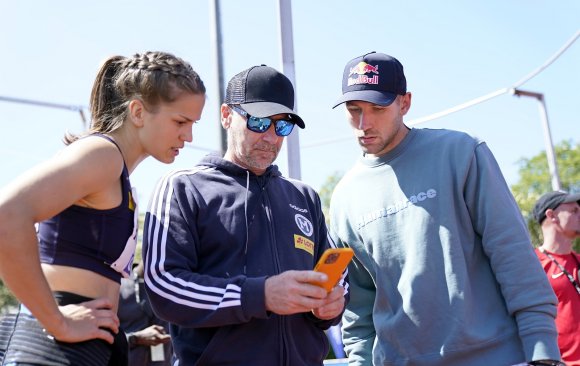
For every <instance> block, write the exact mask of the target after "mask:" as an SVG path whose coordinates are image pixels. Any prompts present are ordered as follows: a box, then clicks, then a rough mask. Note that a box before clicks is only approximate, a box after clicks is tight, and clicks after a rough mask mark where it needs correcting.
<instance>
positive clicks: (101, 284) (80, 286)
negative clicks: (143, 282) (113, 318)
mask: <svg viewBox="0 0 580 366" xmlns="http://www.w3.org/2000/svg"><path fill="white" fill-rule="evenodd" d="M42 271H43V272H44V276H45V277H46V280H47V281H48V285H49V286H50V289H51V290H52V291H67V292H72V293H75V294H77V295H81V296H85V297H89V298H92V299H97V298H102V297H106V298H108V299H109V300H110V301H111V303H112V304H113V306H114V309H113V310H114V311H115V312H116V311H117V307H118V303H119V287H120V286H119V284H118V283H117V282H115V281H112V280H110V279H108V278H106V277H103V276H101V275H99V274H96V273H95V272H92V271H89V270H86V269H81V268H74V267H67V266H58V265H53V264H46V263H42Z"/></svg>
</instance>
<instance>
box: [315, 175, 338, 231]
mask: <svg viewBox="0 0 580 366" xmlns="http://www.w3.org/2000/svg"><path fill="white" fill-rule="evenodd" d="M342 176H343V173H342V172H338V171H337V172H334V173H332V175H331V176H329V177H328V178H326V181H324V184H323V185H322V187H321V188H320V190H319V192H318V195H319V196H320V201H321V203H322V212H324V217H325V219H326V224H327V225H328V224H329V223H330V221H329V220H330V216H329V210H330V198H331V197H332V192H334V187H336V185H337V184H338V182H339V181H340V179H341V178H342Z"/></svg>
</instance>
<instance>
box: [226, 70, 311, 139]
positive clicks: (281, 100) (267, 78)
mask: <svg viewBox="0 0 580 366" xmlns="http://www.w3.org/2000/svg"><path fill="white" fill-rule="evenodd" d="M224 103H225V104H229V105H239V106H241V107H242V109H243V110H245V111H246V112H248V114H250V115H252V116H255V117H270V116H273V115H276V114H289V115H290V116H291V117H292V118H291V121H292V122H294V123H295V124H296V125H298V127H300V128H304V127H305V125H304V121H303V120H302V118H300V116H298V115H297V114H296V113H295V112H294V87H293V86H292V82H291V81H290V79H288V78H287V77H286V76H285V75H284V74H282V73H281V72H278V71H277V70H276V69H274V68H272V67H269V66H266V65H260V66H252V67H250V68H249V69H246V70H244V71H242V72H240V73H238V74H236V75H235V76H234V77H233V78H231V80H230V81H229V82H228V87H227V88H226V97H225V100H224Z"/></svg>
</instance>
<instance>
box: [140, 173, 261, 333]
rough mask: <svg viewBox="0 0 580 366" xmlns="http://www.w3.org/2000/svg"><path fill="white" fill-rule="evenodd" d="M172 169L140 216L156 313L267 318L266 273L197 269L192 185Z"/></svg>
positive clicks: (183, 319)
mask: <svg viewBox="0 0 580 366" xmlns="http://www.w3.org/2000/svg"><path fill="white" fill-rule="evenodd" d="M186 184H187V182H186V180H184V179H180V178H179V174H177V173H175V174H173V175H169V176H167V177H165V178H163V179H162V180H161V181H160V182H159V183H158V185H157V188H156V190H155V192H154V194H153V196H152V197H151V202H150V204H149V209H148V212H147V214H146V217H145V226H144V233H143V258H144V262H145V288H146V291H147V295H148V297H149V299H150V302H151V305H152V307H153V309H154V311H155V313H156V314H157V315H158V316H159V317H160V318H161V319H163V320H166V321H168V322H171V323H174V324H177V325H179V326H185V327H216V326H223V325H230V324H240V323H246V322H248V321H250V320H251V319H252V318H267V317H268V315H267V313H266V307H265V299H264V283H265V280H266V278H265V277H263V278H249V277H246V276H232V277H230V278H221V277H212V276H209V275H202V274H199V273H196V272H195V271H194V269H195V268H196V267H197V262H198V257H197V252H196V245H195V244H196V240H197V238H198V233H197V232H196V231H195V230H196V225H195V224H194V217H193V216H194V215H193V212H192V210H195V207H196V204H195V202H194V198H193V194H192V193H191V192H192V190H191V189H185V187H184V185H186Z"/></svg>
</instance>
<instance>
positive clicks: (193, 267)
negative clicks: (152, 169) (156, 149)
mask: <svg viewBox="0 0 580 366" xmlns="http://www.w3.org/2000/svg"><path fill="white" fill-rule="evenodd" d="M330 245H331V241H330V239H329V237H328V234H327V229H326V224H325V221H324V215H323V213H322V209H321V204H320V198H319V196H318V194H317V193H316V192H315V191H314V190H313V189H312V188H311V187H309V186H307V185H305V184H303V183H301V182H299V181H296V180H291V179H287V178H284V177H282V176H281V174H280V173H279V171H278V168H277V167H276V166H275V165H273V166H270V167H269V168H268V169H267V171H266V172H265V173H264V174H263V175H261V176H256V175H254V174H253V173H251V172H249V171H248V170H246V169H243V168H241V167H239V166H237V165H235V164H233V163H231V162H228V161H226V160H224V159H222V158H220V157H217V156H211V155H210V156H207V157H205V158H204V159H203V160H202V161H201V162H200V164H199V165H197V166H196V167H194V168H193V169H191V170H181V171H176V172H173V173H171V174H169V175H167V176H166V177H164V178H163V179H162V180H160V182H159V183H158V186H157V188H156V190H155V192H154V195H153V196H152V198H151V202H150V207H149V210H148V212H147V215H146V218H145V232H144V238H143V255H144V258H145V284H146V290H147V294H148V296H149V298H150V300H151V304H152V306H153V309H154V311H155V312H156V313H157V315H158V316H159V317H160V318H162V319H165V320H167V321H168V322H170V323H171V325H170V333H171V337H172V342H173V345H174V350H175V353H176V357H177V358H178V359H179V365H180V366H189V365H214V364H215V365H218V364H219V365H225V364H228V365H268V366H272V365H292V366H300V365H322V362H323V359H324V357H325V356H326V354H327V353H328V349H329V346H328V340H327V338H326V335H325V333H324V330H325V329H327V328H328V327H329V326H331V325H335V324H337V323H338V322H339V321H340V316H338V317H336V318H335V319H332V320H320V319H317V318H316V317H314V316H313V315H312V313H301V314H294V315H287V316H280V315H276V314H272V313H270V312H267V311H266V308H265V299H264V284H265V280H266V278H267V277H268V276H272V275H276V274H279V273H281V272H284V271H287V270H311V269H313V268H314V265H315V264H316V261H317V260H318V258H319V257H320V256H321V254H322V252H323V251H324V250H325V249H326V248H328V247H329V246H330ZM332 246H334V245H333V244H332ZM345 276H346V273H345V274H344V275H343V279H344V278H345ZM343 285H344V286H345V289H346V290H345V296H347V297H348V287H347V286H346V282H344V283H343ZM347 300H348V298H347Z"/></svg>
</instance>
